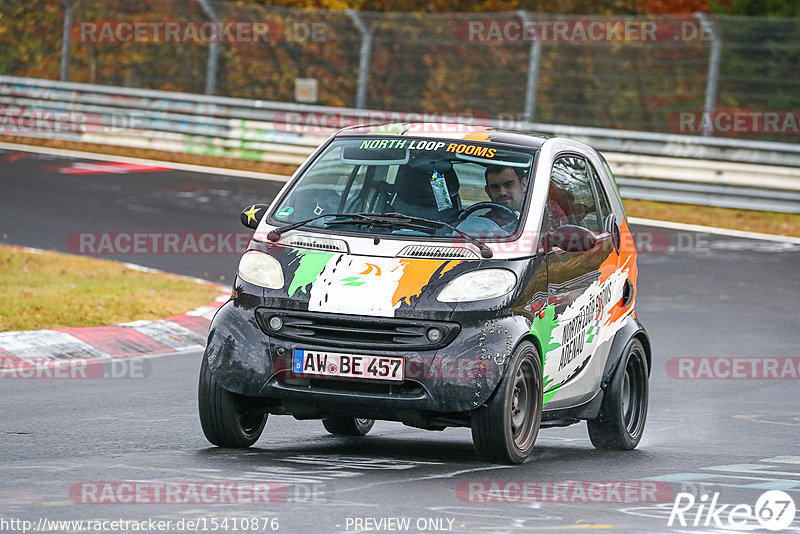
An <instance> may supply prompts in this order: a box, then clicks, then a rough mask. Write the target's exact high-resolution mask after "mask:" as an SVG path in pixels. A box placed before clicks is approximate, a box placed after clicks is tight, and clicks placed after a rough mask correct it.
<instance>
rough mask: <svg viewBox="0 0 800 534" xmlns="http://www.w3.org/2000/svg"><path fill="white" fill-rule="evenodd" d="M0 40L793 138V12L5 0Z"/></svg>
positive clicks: (215, 70) (67, 75)
mask: <svg viewBox="0 0 800 534" xmlns="http://www.w3.org/2000/svg"><path fill="white" fill-rule="evenodd" d="M62 4H63V5H62ZM211 21H222V23H225V22H231V21H234V22H236V21H239V22H244V23H248V24H250V26H247V24H245V26H243V27H244V28H245V30H250V31H245V32H244V33H243V34H238V33H236V32H235V31H231V32H230V33H225V32H224V31H223V30H221V29H220V27H217V30H213V28H214V26H213V25H209V26H203V24H207V23H209V22H211ZM136 24H138V26H136ZM159 24H160V25H159ZM166 24H174V25H176V26H175V28H177V30H176V32H177V33H175V35H176V36H177V37H175V38H166V29H167V28H166V26H165V25H166ZM256 24H261V25H262V26H259V27H256V26H255V25H256ZM237 28H238V27H237ZM139 29H142V30H143V31H142V32H141V33H136V32H137V31H138V30H139ZM209 29H210V30H209ZM259 30H264V31H263V32H261V33H259ZM159 31H160V32H161V33H160V34H159ZM215 32H216V33H215ZM0 48H2V50H3V52H2V57H0V74H7V75H18V76H24V77H36V78H50V79H58V78H60V79H61V80H71V81H76V82H81V83H94V84H101V85H110V86H121V87H135V88H141V89H159V90H168V91H180V92H188V93H201V94H203V93H204V94H209V95H212V94H213V95H219V96H229V97H236V98H247V99H263V100H268V101H272V102H307V103H313V104H318V105H325V106H336V107H350V108H363V109H386V110H409V111H410V110H414V111H425V112H437V113H442V112H451V113H452V112H457V113H458V112H461V113H467V112H469V113H473V114H482V115H484V116H486V117H490V118H494V119H503V120H524V121H536V122H538V123H549V124H565V125H580V126H588V127H598V128H612V129H625V130H638V131H650V132H662V133H678V134H698V135H702V134H705V135H711V136H721V137H737V138H742V139H759V140H773V141H783V142H800V125H798V122H800V113H798V111H797V110H800V76H798V70H800V67H798V65H800V19H776V18H769V19H766V18H746V17H711V16H700V15H697V16H675V17H628V16H625V17H589V16H556V15H547V14H541V13H528V12H507V13H469V14H467V13H433V14H431V13H383V12H381V13H378V12H353V11H344V10H342V11H325V10H303V9H291V8H281V7H275V6H266V5H262V4H258V3H250V2H248V3H240V2H216V1H213V0H168V1H164V0H141V1H138V2H130V1H127V0H94V1H92V2H86V1H79V0H62V1H61V2H58V1H56V0H6V1H5V2H3V3H2V5H0ZM765 113H773V114H774V116H773V117H772V119H775V120H773V121H772V122H769V121H768V120H766V119H765V116H764V114H765ZM739 119H742V120H739ZM737 125H740V126H741V127H738V126H737Z"/></svg>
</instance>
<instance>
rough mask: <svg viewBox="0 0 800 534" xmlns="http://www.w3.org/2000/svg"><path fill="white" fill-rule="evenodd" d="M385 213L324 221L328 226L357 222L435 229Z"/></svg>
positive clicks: (414, 228) (361, 214)
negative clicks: (387, 215)
mask: <svg viewBox="0 0 800 534" xmlns="http://www.w3.org/2000/svg"><path fill="white" fill-rule="evenodd" d="M385 215H386V214H385V213H359V214H358V218H355V217H354V218H352V219H342V220H339V221H330V222H327V223H325V224H326V225H328V226H334V225H338V224H358V225H370V226H388V227H391V228H398V227H400V228H409V229H411V230H419V231H421V232H432V231H434V230H435V229H434V228H432V227H431V226H432V225H430V224H418V223H417V222H415V221H412V220H411V219H406V220H400V219H398V218H395V217H392V216H389V217H386V216H385ZM420 222H421V221H420Z"/></svg>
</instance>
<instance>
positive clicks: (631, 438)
mask: <svg viewBox="0 0 800 534" xmlns="http://www.w3.org/2000/svg"><path fill="white" fill-rule="evenodd" d="M647 381H648V369H647V357H646V355H645V350H644V346H643V345H642V342H641V341H639V340H638V339H635V338H634V339H632V340H631V341H629V342H628V345H627V346H626V347H625V352H624V353H623V355H622V359H621V360H620V362H619V365H618V366H617V370H616V371H615V372H614V378H612V379H611V383H610V384H609V385H608V387H607V388H606V390H605V392H604V393H603V402H602V404H601V405H600V414H599V415H598V416H597V418H596V419H590V420H588V421H587V422H586V423H587V426H588V427H589V439H591V440H592V445H594V446H595V448H597V449H610V450H626V451H629V450H633V449H635V448H636V446H637V445H638V444H639V441H640V440H641V439H642V434H643V433H644V423H645V420H646V419H647V400H648V395H649V386H648V383H647Z"/></svg>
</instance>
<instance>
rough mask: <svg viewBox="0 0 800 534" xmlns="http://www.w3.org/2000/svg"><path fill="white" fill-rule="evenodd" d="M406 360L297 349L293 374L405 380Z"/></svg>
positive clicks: (293, 363)
mask: <svg viewBox="0 0 800 534" xmlns="http://www.w3.org/2000/svg"><path fill="white" fill-rule="evenodd" d="M403 362H404V360H403V358H391V357H388V356H367V355H365V354H343V353H340V352H323V351H317V350H303V349H294V355H293V358H292V372H293V373H294V374H301V375H320V376H339V377H346V378H372V379H376V380H403V376H404V375H403Z"/></svg>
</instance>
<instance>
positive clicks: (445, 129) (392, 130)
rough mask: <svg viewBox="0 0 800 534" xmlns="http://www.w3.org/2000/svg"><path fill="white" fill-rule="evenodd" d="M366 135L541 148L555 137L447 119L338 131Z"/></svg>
mask: <svg viewBox="0 0 800 534" xmlns="http://www.w3.org/2000/svg"><path fill="white" fill-rule="evenodd" d="M363 135H384V136H389V137H392V136H396V137H430V138H435V139H452V140H454V141H455V140H460V141H483V142H495V143H503V144H509V145H517V146H523V147H529V148H537V149H538V148H541V146H542V145H543V144H544V142H545V141H547V140H548V139H551V138H552V137H553V136H550V135H546V134H542V133H536V132H528V131H524V130H513V129H510V128H494V127H492V126H481V125H471V124H463V123H455V122H453V123H446V122H395V123H384V124H370V125H358V126H348V127H347V128H343V129H342V130H339V131H338V132H337V133H336V137H350V136H353V137H355V136H363Z"/></svg>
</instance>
